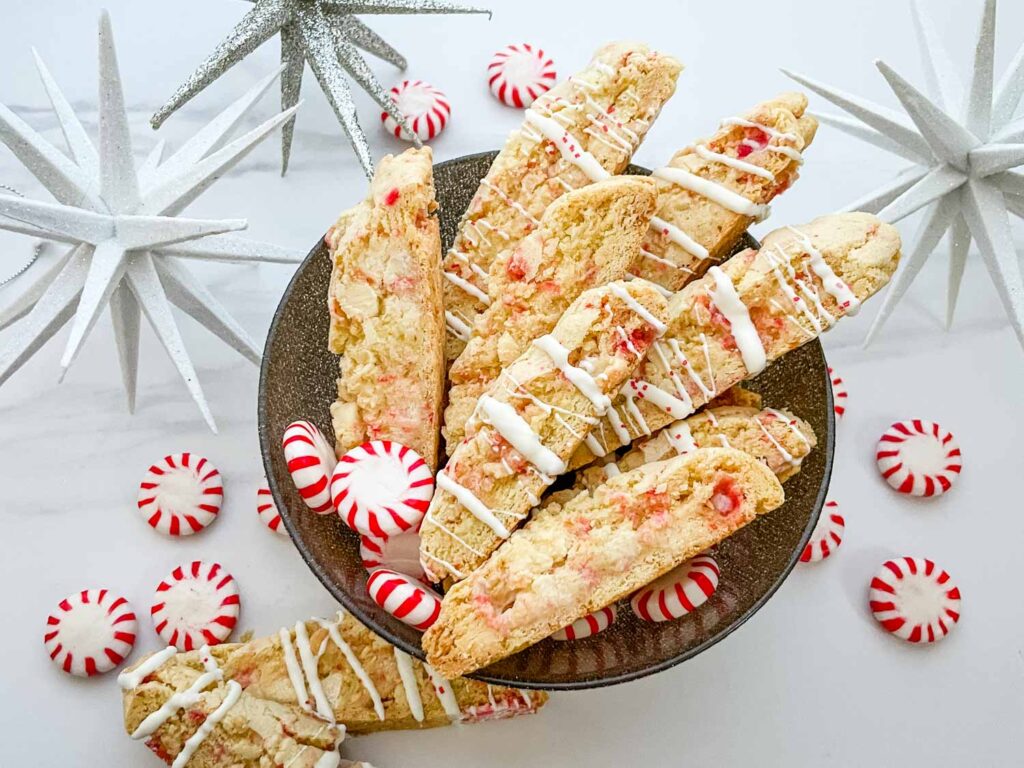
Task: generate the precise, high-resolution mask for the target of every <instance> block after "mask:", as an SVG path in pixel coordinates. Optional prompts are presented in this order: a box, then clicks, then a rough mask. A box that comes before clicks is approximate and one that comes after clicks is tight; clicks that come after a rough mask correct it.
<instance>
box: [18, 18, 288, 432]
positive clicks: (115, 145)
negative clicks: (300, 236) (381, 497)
mask: <svg viewBox="0 0 1024 768" xmlns="http://www.w3.org/2000/svg"><path fill="white" fill-rule="evenodd" d="M99 52H100V55H99V62H100V63H99V70H100V72H99V74H100V78H99V80H100V86H99V146H98V147H97V146H96V145H94V144H93V142H92V140H91V139H90V138H89V136H88V134H87V133H86V132H85V129H84V128H83V127H82V124H81V122H80V121H79V119H78V117H77V116H76V115H75V113H74V111H73V110H72V109H71V105H70V104H69V103H68V101H67V99H66V98H65V97H64V95H63V94H62V93H61V91H60V89H59V88H58V87H57V84H56V82H55V81H54V79H53V78H52V77H51V76H50V73H49V71H47V69H46V67H45V65H44V64H43V63H42V61H41V60H40V59H39V57H38V55H36V65H37V68H38V69H39V75H40V77H41V79H42V81H43V86H44V88H45V89H46V92H47V95H48V96H49V99H50V103H51V104H52V106H53V111H54V113H55V115H56V117H57V121H58V123H59V124H60V127H61V130H62V131H63V134H64V138H65V140H66V142H67V147H68V154H64V153H63V152H61V151H60V150H59V149H57V148H56V147H54V146H53V145H51V144H50V143H48V142H47V141H46V140H45V139H43V137H42V136H40V135H39V134H38V133H37V132H36V131H35V130H33V129H32V128H31V127H30V126H29V125H28V124H26V123H25V122H24V121H22V120H21V119H20V118H19V117H17V116H16V115H15V114H14V113H13V112H12V111H11V110H10V109H8V108H7V107H6V106H4V105H2V104H0V142H2V143H4V144H5V145H7V147H8V148H9V149H10V150H11V152H13V153H14V155H15V157H16V158H17V159H18V160H19V161H20V162H21V163H22V164H23V165H24V166H25V168H26V169H27V170H29V171H30V172H31V173H32V174H33V175H34V176H35V177H36V178H37V179H38V180H39V182H40V183H41V184H42V185H43V186H44V187H46V189H47V190H48V191H49V192H50V193H51V194H52V195H53V197H54V198H55V199H56V202H40V201H37V200H30V199H27V198H20V197H16V196H14V195H4V194H0V229H6V230H9V231H12V232H18V233H21V234H26V235H30V236H32V237H38V238H43V239H45V240H51V241H56V242H58V243H67V244H70V248H68V249H67V250H66V251H65V253H64V254H63V255H62V256H61V257H60V258H59V259H58V260H57V262H56V263H55V264H54V265H53V266H52V267H51V268H49V269H48V270H47V271H46V273H45V274H43V275H42V276H41V277H40V278H39V279H38V280H37V281H36V282H35V283H34V284H33V285H31V286H30V287H29V288H28V289H27V290H26V292H25V293H24V294H23V295H21V296H19V297H18V298H17V299H15V300H14V302H13V303H12V304H10V305H9V306H8V307H6V308H5V309H4V310H3V311H0V329H3V328H6V327H7V326H13V327H12V329H11V331H10V332H9V334H7V336H6V338H5V339H4V343H3V345H2V346H0V384H3V383H4V382H5V381H6V380H7V379H8V378H9V377H10V376H11V374H13V373H14V372H15V371H17V370H18V368H20V367H21V365H22V364H23V363H24V362H25V361H26V360H28V359H29V358H30V357H31V356H32V355H33V354H35V352H36V351H37V350H38V349H39V348H40V347H42V346H43V344H45V343H46V342H47V341H48V340H49V339H50V338H51V337H52V336H53V335H54V334H55V333H56V332H57V331H58V330H59V329H60V328H61V327H63V326H64V325H65V324H67V323H69V322H70V323H71V333H70V337H69V338H68V341H67V346H66V347H65V349H64V354H63V356H62V358H61V368H62V373H61V377H62V378H63V372H66V371H67V368H68V367H69V366H70V365H71V363H72V362H73V361H74V360H75V358H76V356H77V355H78V354H79V352H80V351H81V349H82V342H83V341H84V340H85V337H86V336H87V335H88V333H89V331H90V330H91V329H92V327H93V325H94V324H95V322H96V320H97V319H98V318H99V316H100V314H101V313H102V311H103V309H104V308H105V307H108V306H109V308H110V314H111V318H112V319H113V325H114V336H115V340H116V342H117V348H118V359H119V362H120V366H121V373H122V379H123V382H124V387H125V390H126V392H127V395H128V407H129V410H134V407H135V393H136V381H137V378H138V363H139V326H140V319H141V316H142V315H145V317H146V319H147V321H148V322H149V324H150V325H151V326H152V328H153V330H154V332H155V333H156V335H157V338H159V340H160V343H161V344H162V345H163V347H164V349H166V350H167V354H168V355H169V356H170V358H171V360H172V361H173V362H174V365H175V367H176V368H177V369H178V371H179V373H180V374H181V376H182V378H183V379H184V380H185V384H186V385H187V386H188V389H189V392H190V393H191V395H192V397H193V398H194V399H195V401H196V403H197V404H198V405H199V409H200V411H202V414H203V417H204V418H205V420H206V422H207V424H209V425H210V428H211V429H213V430H214V431H216V425H215V423H214V420H213V415H212V414H211V413H210V409H209V406H208V405H207V403H206V399H205V397H204V396H203V392H202V389H201V388H200V386H199V381H198V379H197V377H196V372H195V368H194V366H193V365H192V362H191V360H190V359H189V356H188V353H187V351H186V350H185V345H184V342H183V341H182V338H181V334H180V333H179V331H178V327H177V324H176V323H175V320H174V316H173V313H172V311H171V305H172V304H173V305H175V306H177V307H178V308H179V309H180V310H182V311H183V312H185V313H186V314H188V315H190V316H191V317H192V318H194V319H195V320H196V321H198V322H199V323H201V324H202V325H203V326H205V327H206V328H207V329H208V330H209V331H211V332H212V333H213V334H214V335H216V336H217V337H218V338H220V339H221V340H222V341H224V342H225V343H226V344H228V345H230V346H231V347H233V348H234V349H235V350H237V351H238V352H239V353H240V354H242V355H243V356H244V357H246V358H247V359H248V360H250V361H252V362H253V363H258V362H259V360H260V351H259V349H258V348H257V346H256V345H255V344H254V343H253V341H252V339H251V338H250V337H249V335H248V334H247V333H246V332H245V330H244V329H243V328H242V327H241V326H240V325H239V324H238V323H237V322H236V321H235V320H234V319H233V318H232V317H231V316H230V315H229V314H228V312H227V310H226V309H225V308H224V307H223V306H222V305H221V304H220V302H219V301H217V299H216V298H214V296H213V295H212V294H211V293H210V292H209V291H208V290H207V289H206V288H205V287H204V286H203V285H202V284H201V283H200V282H199V281H198V280H197V279H196V278H195V277H194V276H193V275H192V274H191V273H190V272H189V270H188V269H187V268H186V267H185V262H184V260H185V259H201V260H213V261H223V262H234V263H244V262H277V263H297V262H299V261H301V260H302V258H303V255H304V254H302V253H299V252H296V251H291V250H288V249H284V248H280V247H278V246H275V245H270V244H267V243H260V242H256V241H252V240H246V239H243V238H241V237H238V236H237V235H232V234H222V233H230V232H232V231H235V230H239V229H243V228H244V227H245V226H246V223H245V221H244V220H239V219H231V220H226V221H208V220H204V219H189V218H184V217H182V216H179V214H180V212H181V211H182V210H183V209H184V208H185V207H186V206H187V205H189V204H190V203H191V202H192V201H193V200H195V199H196V197H198V196H199V195H200V194H201V193H202V192H203V191H205V190H206V189H207V187H209V186H210V185H211V184H213V182H215V181H216V180H217V179H218V178H219V177H220V176H221V175H223V174H224V173H225V172H227V170H228V169H230V168H231V167H232V166H233V165H234V164H235V163H237V162H238V161H239V160H240V159H241V158H243V157H245V155H247V154H248V153H249V151H250V150H251V149H252V148H253V147H254V146H256V144H258V143H259V142H260V141H261V140H262V139H264V138H265V137H266V136H268V135H269V134H270V133H271V132H272V131H273V130H274V129H275V128H277V127H278V126H280V125H281V124H283V123H284V122H285V121H286V120H288V119H289V118H290V117H291V116H292V114H293V113H294V111H295V108H292V109H288V110H285V111H284V112H282V113H280V114H279V115H277V116H276V117H274V118H272V119H270V120H268V121H267V122H265V123H263V124H262V125H260V126H258V127H256V128H254V129H252V130H251V131H249V132H248V133H246V134H245V135H243V136H240V137H239V138H237V139H235V140H233V141H229V140H228V135H229V133H230V132H231V131H232V129H233V128H234V127H235V125H237V123H238V122H239V121H240V120H241V119H242V117H243V116H244V115H245V114H246V113H247V112H248V110H249V109H250V108H251V107H252V105H253V104H254V103H255V102H256V101H257V100H258V99H259V97H260V96H261V95H262V94H263V93H264V92H265V91H266V90H267V88H269V87H270V85H271V84H273V82H274V81H275V80H276V78H277V76H278V74H279V73H276V74H274V75H272V76H270V77H268V78H266V79H264V80H263V81H262V82H260V83H258V84H257V85H256V86H254V87H253V88H252V90H250V91H249V92H248V93H246V94H245V95H244V96H242V98H240V99H239V100H238V101H236V102H235V103H233V104H232V105H230V106H229V107H228V108H227V109H225V110H224V111H223V112H222V113H221V114H220V115H218V116H217V117H216V118H214V120H213V121H212V122H210V123H209V124H208V125H206V126H205V127H204V128H202V129H201V130H200V131H199V132H198V133H197V134H196V135H195V136H193V137H192V138H191V139H190V140H189V141H187V142H186V143H185V144H183V145H182V147H181V148H180V149H179V150H178V151H177V152H176V153H174V154H173V155H172V156H170V157H169V158H167V160H166V161H164V162H161V158H162V156H163V147H164V145H163V143H162V142H160V143H158V144H157V146H156V147H155V148H154V150H153V151H152V152H151V153H150V154H149V156H148V157H147V158H146V159H145V161H143V162H142V164H141V165H140V166H139V167H138V168H136V166H135V162H134V159H133V156H132V145H131V137H130V135H129V129H128V116H127V112H126V111H125V105H124V94H123V92H122V89H121V76H120V72H119V70H118V66H117V55H116V52H115V50H114V39H113V35H112V31H111V27H110V19H109V17H108V16H107V14H106V13H103V14H102V15H101V17H100V29H99Z"/></svg>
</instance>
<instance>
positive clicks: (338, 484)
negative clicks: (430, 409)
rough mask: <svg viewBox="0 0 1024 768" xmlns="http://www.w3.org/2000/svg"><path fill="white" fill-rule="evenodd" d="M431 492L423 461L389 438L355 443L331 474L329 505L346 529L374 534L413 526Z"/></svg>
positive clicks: (416, 525) (384, 535) (383, 534)
mask: <svg viewBox="0 0 1024 768" xmlns="http://www.w3.org/2000/svg"><path fill="white" fill-rule="evenodd" d="M433 495H434V478H433V476H432V475H431V474H430V468H429V467H428V466H427V463H426V462H425V461H423V459H422V458H420V455H419V454H418V453H416V451H414V450H412V449H411V448H406V447H405V446H404V445H402V444H401V443H393V442H391V441H390V440H371V441H370V442H368V443H363V444H362V445H357V446H356V447H355V448H353V449H352V450H351V451H349V452H348V453H346V454H345V455H344V456H342V457H341V459H339V461H338V466H337V467H335V469H334V475H333V476H332V477H331V498H332V499H333V500H334V507H335V509H337V510H338V514H339V515H341V519H342V520H344V521H345V523H346V524H347V525H348V527H349V528H352V529H353V530H355V531H358V532H359V533H361V534H363V535H364V536H374V537H376V538H378V539H383V538H387V537H388V536H394V535H395V534H398V533H401V532H402V531H411V530H416V529H418V528H419V525H420V523H421V522H423V516H424V515H425V514H426V512H427V506H428V505H429V504H430V497H431V496H433Z"/></svg>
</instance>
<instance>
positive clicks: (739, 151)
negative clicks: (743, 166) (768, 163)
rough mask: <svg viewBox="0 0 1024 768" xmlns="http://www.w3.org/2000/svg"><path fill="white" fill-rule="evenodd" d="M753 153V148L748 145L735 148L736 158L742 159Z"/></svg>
mask: <svg viewBox="0 0 1024 768" xmlns="http://www.w3.org/2000/svg"><path fill="white" fill-rule="evenodd" d="M753 151H754V148H753V147H752V146H750V145H749V144H740V145H739V146H738V147H736V156H737V157H739V158H741V159H742V158H744V157H746V156H747V155H749V154H750V153H751V152H753Z"/></svg>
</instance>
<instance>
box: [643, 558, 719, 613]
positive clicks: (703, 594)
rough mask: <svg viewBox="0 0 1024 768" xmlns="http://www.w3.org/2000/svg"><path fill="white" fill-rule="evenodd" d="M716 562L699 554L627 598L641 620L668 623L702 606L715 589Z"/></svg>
mask: <svg viewBox="0 0 1024 768" xmlns="http://www.w3.org/2000/svg"><path fill="white" fill-rule="evenodd" d="M718 575H719V572H718V563H716V562H715V559H714V558H713V557H711V556H710V555H698V556H697V557H695V558H693V559H692V560H687V561H686V562H685V563H683V564H682V565H680V566H678V567H676V568H673V569H672V570H671V571H669V572H668V573H666V574H665V575H664V576H662V577H661V578H659V579H656V580H654V581H652V582H651V583H650V584H648V585H647V586H646V587H644V588H643V589H641V590H640V591H639V592H637V593H636V594H635V595H633V597H632V598H631V599H630V601H629V604H630V606H632V608H633V613H635V614H636V615H637V616H639V617H640V618H641V619H643V620H644V621H670V620H672V619H678V618H679V617H680V616H685V615H686V614H688V613H690V611H694V610H696V609H697V608H699V607H700V606H702V605H704V603H706V602H707V601H708V598H709V597H711V596H712V595H713V594H714V593H715V590H716V589H718Z"/></svg>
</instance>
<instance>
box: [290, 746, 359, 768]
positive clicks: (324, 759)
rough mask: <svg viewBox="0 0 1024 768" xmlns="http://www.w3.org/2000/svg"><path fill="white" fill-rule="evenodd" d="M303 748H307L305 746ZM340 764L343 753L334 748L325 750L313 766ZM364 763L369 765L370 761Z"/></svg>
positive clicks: (332, 767)
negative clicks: (330, 750) (329, 750)
mask: <svg viewBox="0 0 1024 768" xmlns="http://www.w3.org/2000/svg"><path fill="white" fill-rule="evenodd" d="M302 749H305V747H303V748H302ZM297 756H298V755H296V757H297ZM339 765H341V754H340V753H339V752H338V751H337V750H334V751H333V752H324V753H323V754H322V755H320V759H319V760H317V761H316V764H315V765H314V766H313V768H338V766H339ZM363 765H369V763H363Z"/></svg>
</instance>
